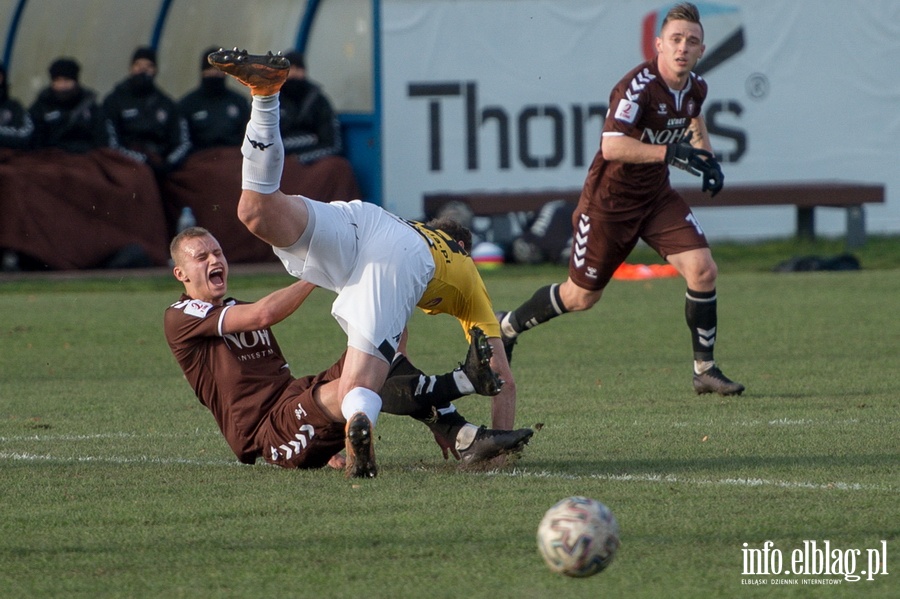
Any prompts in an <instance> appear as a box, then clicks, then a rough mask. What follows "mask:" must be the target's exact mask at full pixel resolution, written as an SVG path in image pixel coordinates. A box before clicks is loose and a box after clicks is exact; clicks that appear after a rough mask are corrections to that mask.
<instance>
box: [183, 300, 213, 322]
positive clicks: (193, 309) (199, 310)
mask: <svg viewBox="0 0 900 599" xmlns="http://www.w3.org/2000/svg"><path fill="white" fill-rule="evenodd" d="M212 308H213V305H212V304H210V303H209V302H203V301H200V300H190V301H189V302H188V303H187V305H185V307H184V313H185V314H187V315H189V316H196V317H197V318H206V314H207V313H208V312H209V311H210V310H212Z"/></svg>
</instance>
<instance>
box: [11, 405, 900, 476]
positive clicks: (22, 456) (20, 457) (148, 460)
mask: <svg viewBox="0 0 900 599" xmlns="http://www.w3.org/2000/svg"><path fill="white" fill-rule="evenodd" d="M769 424H776V422H770V423H769ZM777 424H783V423H781V422H777ZM790 424H794V423H790ZM206 435H209V436H217V431H206V430H199V429H198V430H195V431H193V432H183V433H153V434H138V433H125V432H119V433H98V434H90V435H23V436H17V437H0V443H10V442H12V443H15V442H22V441H32V442H33V441H38V442H52V443H56V442H60V441H64V442H72V441H88V440H97V439H130V438H145V437H192V436H206ZM0 460H9V461H27V462H55V463H60V464H76V463H106V464H160V465H167V464H184V465H192V466H242V464H240V463H239V462H237V461H232V460H195V459H188V458H160V457H150V456H146V455H142V456H135V457H122V456H53V455H49V454H35V453H26V452H16V451H0ZM480 474H481V475H484V476H506V477H513V478H544V479H560V480H588V481H590V480H595V481H613V482H636V483H649V484H654V483H655V484H678V485H690V486H727V487H775V488H783V489H809V490H822V491H826V490H827V491H834V490H837V491H886V492H889V493H896V492H898V489H897V488H895V487H893V486H891V485H872V484H865V483H853V482H841V481H834V482H829V483H816V482H809V481H787V480H776V479H765V478H718V479H712V478H695V477H681V476H677V475H675V474H609V473H595V474H584V475H579V474H568V473H565V472H551V471H548V470H543V471H535V472H532V471H529V470H527V469H524V468H514V469H512V470H491V471H488V472H483V473H480Z"/></svg>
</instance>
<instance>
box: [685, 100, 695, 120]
mask: <svg viewBox="0 0 900 599" xmlns="http://www.w3.org/2000/svg"><path fill="white" fill-rule="evenodd" d="M696 110H697V104H696V103H695V102H694V101H693V100H688V103H687V113H688V114H689V115H691V116H694V114H696Z"/></svg>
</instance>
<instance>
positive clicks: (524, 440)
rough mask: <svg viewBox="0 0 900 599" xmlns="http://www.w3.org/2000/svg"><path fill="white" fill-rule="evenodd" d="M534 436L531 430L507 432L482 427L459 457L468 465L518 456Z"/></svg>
mask: <svg viewBox="0 0 900 599" xmlns="http://www.w3.org/2000/svg"><path fill="white" fill-rule="evenodd" d="M533 434H534V431H533V430H531V429H530V428H520V429H518V430H514V431H505V430H495V429H490V428H485V427H483V426H482V427H480V428H479V429H478V432H476V433H475V439H474V440H473V441H472V443H471V444H470V445H469V446H468V447H466V448H465V449H460V450H459V455H460V458H461V459H462V462H463V464H466V465H474V464H478V463H481V462H486V461H488V460H492V459H494V458H496V457H498V456H501V455H517V454H520V453H522V450H523V449H524V448H525V445H527V444H528V440H529V439H531V436H532V435H533Z"/></svg>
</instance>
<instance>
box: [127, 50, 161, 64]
mask: <svg viewBox="0 0 900 599" xmlns="http://www.w3.org/2000/svg"><path fill="white" fill-rule="evenodd" d="M142 58H146V59H147V60H149V61H150V62H152V63H153V64H156V50H154V49H153V48H151V47H150V46H140V47H139V48H138V49H137V50H135V51H134V54H132V55H131V64H134V63H135V61H138V60H140V59H142Z"/></svg>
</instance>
